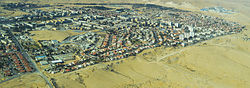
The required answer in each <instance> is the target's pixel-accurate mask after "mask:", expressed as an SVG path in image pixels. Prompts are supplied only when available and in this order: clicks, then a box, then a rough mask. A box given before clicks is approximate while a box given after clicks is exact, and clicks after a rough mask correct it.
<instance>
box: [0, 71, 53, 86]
mask: <svg viewBox="0 0 250 88" xmlns="http://www.w3.org/2000/svg"><path fill="white" fill-rule="evenodd" d="M48 87H49V86H48V85H47V84H46V82H45V81H44V79H43V78H42V77H40V76H39V75H38V74H36V73H32V74H26V75H23V76H21V77H18V78H15V79H13V80H10V81H7V82H4V83H2V84H0V88H48Z"/></svg>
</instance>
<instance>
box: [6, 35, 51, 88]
mask: <svg viewBox="0 0 250 88" xmlns="http://www.w3.org/2000/svg"><path fill="white" fill-rule="evenodd" d="M9 33H10V34H11V36H12V37H13V41H14V42H15V44H16V45H17V46H18V48H19V49H20V52H21V53H22V55H23V56H24V57H25V58H26V59H27V60H28V61H29V62H30V63H31V64H32V65H33V67H34V69H35V72H36V73H38V74H39V75H40V76H41V77H42V78H43V79H44V80H45V81H46V83H47V84H48V85H49V87H50V88H54V87H53V85H52V83H51V82H50V81H49V79H48V78H47V77H46V76H45V75H44V74H43V73H42V72H41V71H40V70H39V69H38V67H37V66H36V62H35V61H34V60H32V58H31V57H30V56H29V55H28V54H27V52H26V51H25V50H24V48H23V46H22V45H21V44H20V43H19V41H18V40H17V38H16V37H15V35H14V34H13V33H12V32H11V31H9Z"/></svg>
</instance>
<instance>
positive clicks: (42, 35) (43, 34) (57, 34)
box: [30, 30, 84, 42]
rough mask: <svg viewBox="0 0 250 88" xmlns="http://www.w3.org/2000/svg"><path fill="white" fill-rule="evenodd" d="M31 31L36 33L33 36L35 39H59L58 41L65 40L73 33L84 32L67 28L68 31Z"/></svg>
mask: <svg viewBox="0 0 250 88" xmlns="http://www.w3.org/2000/svg"><path fill="white" fill-rule="evenodd" d="M30 33H33V34H35V35H34V36H32V38H33V39H34V40H35V41H38V40H58V41H60V42H61V41H63V40H64V39H65V38H67V37H69V36H73V35H79V34H82V33H84V32H81V33H78V32H74V31H71V30H67V31H60V30H58V31H49V30H45V31H31V32H30Z"/></svg>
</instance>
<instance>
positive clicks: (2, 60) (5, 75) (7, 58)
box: [0, 30, 34, 81]
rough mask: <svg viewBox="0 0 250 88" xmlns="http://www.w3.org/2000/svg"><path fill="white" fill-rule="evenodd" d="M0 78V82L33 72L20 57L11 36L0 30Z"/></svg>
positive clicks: (26, 61) (28, 64)
mask: <svg viewBox="0 0 250 88" xmlns="http://www.w3.org/2000/svg"><path fill="white" fill-rule="evenodd" d="M0 39H1V41H0V70H1V71H0V72H1V73H0V78H1V79H2V81H4V80H8V79H11V78H14V77H17V76H18V75H19V74H23V73H25V72H33V71H34V70H33V67H32V65H31V64H30V63H29V61H28V60H27V59H26V58H25V57H24V56H23V55H22V53H21V52H20V50H19V48H18V47H17V45H16V43H15V42H14V41H13V36H11V35H10V33H8V32H7V31H3V30H0Z"/></svg>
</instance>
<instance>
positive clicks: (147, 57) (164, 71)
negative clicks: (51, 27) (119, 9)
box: [0, 0, 250, 88]
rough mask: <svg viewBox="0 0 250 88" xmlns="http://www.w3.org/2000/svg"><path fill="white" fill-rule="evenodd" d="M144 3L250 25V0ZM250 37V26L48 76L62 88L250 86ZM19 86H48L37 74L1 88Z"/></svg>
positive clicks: (244, 87)
mask: <svg viewBox="0 0 250 88" xmlns="http://www.w3.org/2000/svg"><path fill="white" fill-rule="evenodd" d="M6 1H7V0H6ZM43 1H44V2H45V1H46V0H43ZM43 1H42V2H43ZM47 1H48V0H47ZM49 1H50V0H49ZM57 1H58V2H59V1H60V2H62V1H66V0H57ZM73 1H74V2H77V0H73ZM118 1H119V0H118ZM118 1H117V2H118ZM139 1H140V0H136V1H135V2H139ZM103 2H104V1H103ZM145 2H147V3H155V4H160V5H164V6H171V7H176V8H181V9H187V10H191V11H195V12H199V13H203V14H207V15H212V16H218V17H223V18H224V19H227V20H230V21H236V22H239V23H241V24H242V25H246V27H247V29H250V16H249V15H248V14H249V13H250V12H249V10H250V7H249V6H250V1H248V0H220V1H218V2H217V1H216V0H209V1H208V0H207V1H205V0H187V1H185V2H184V0H175V1H170V0H156V1H153V0H143V3H145ZM209 6H223V7H225V8H232V9H235V10H236V11H237V13H235V14H231V15H225V14H220V13H215V12H200V11H199V9H200V8H203V7H209ZM38 33H40V32H38ZM52 34H54V33H52ZM65 35H67V36H68V34H65ZM249 37H250V30H245V31H243V32H241V33H239V34H233V35H227V36H221V37H217V38H214V39H211V40H207V41H204V42H201V43H198V44H195V45H192V46H188V47H183V48H169V47H160V48H155V49H149V50H145V51H143V52H142V53H140V54H139V55H137V56H136V57H129V58H126V59H123V60H120V61H116V62H109V63H101V64H98V65H94V66H90V67H88V68H85V69H81V70H77V71H74V72H70V73H66V74H62V73H59V74H55V75H47V76H48V77H50V78H54V79H55V82H56V85H57V87H59V88H249V87H250V75H249V74H250V64H249V63H250V41H245V40H244V39H243V38H249ZM107 65H109V67H107ZM20 80H21V81H20ZM32 80H33V81H32ZM24 81H25V84H23V83H24ZM20 85H23V86H25V87H26V88H36V87H38V88H42V87H46V84H45V82H43V81H42V79H41V77H39V76H33V75H24V76H22V77H20V78H17V79H14V80H11V81H8V82H5V83H2V84H0V87H1V88H8V87H10V88H13V87H17V86H20Z"/></svg>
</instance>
